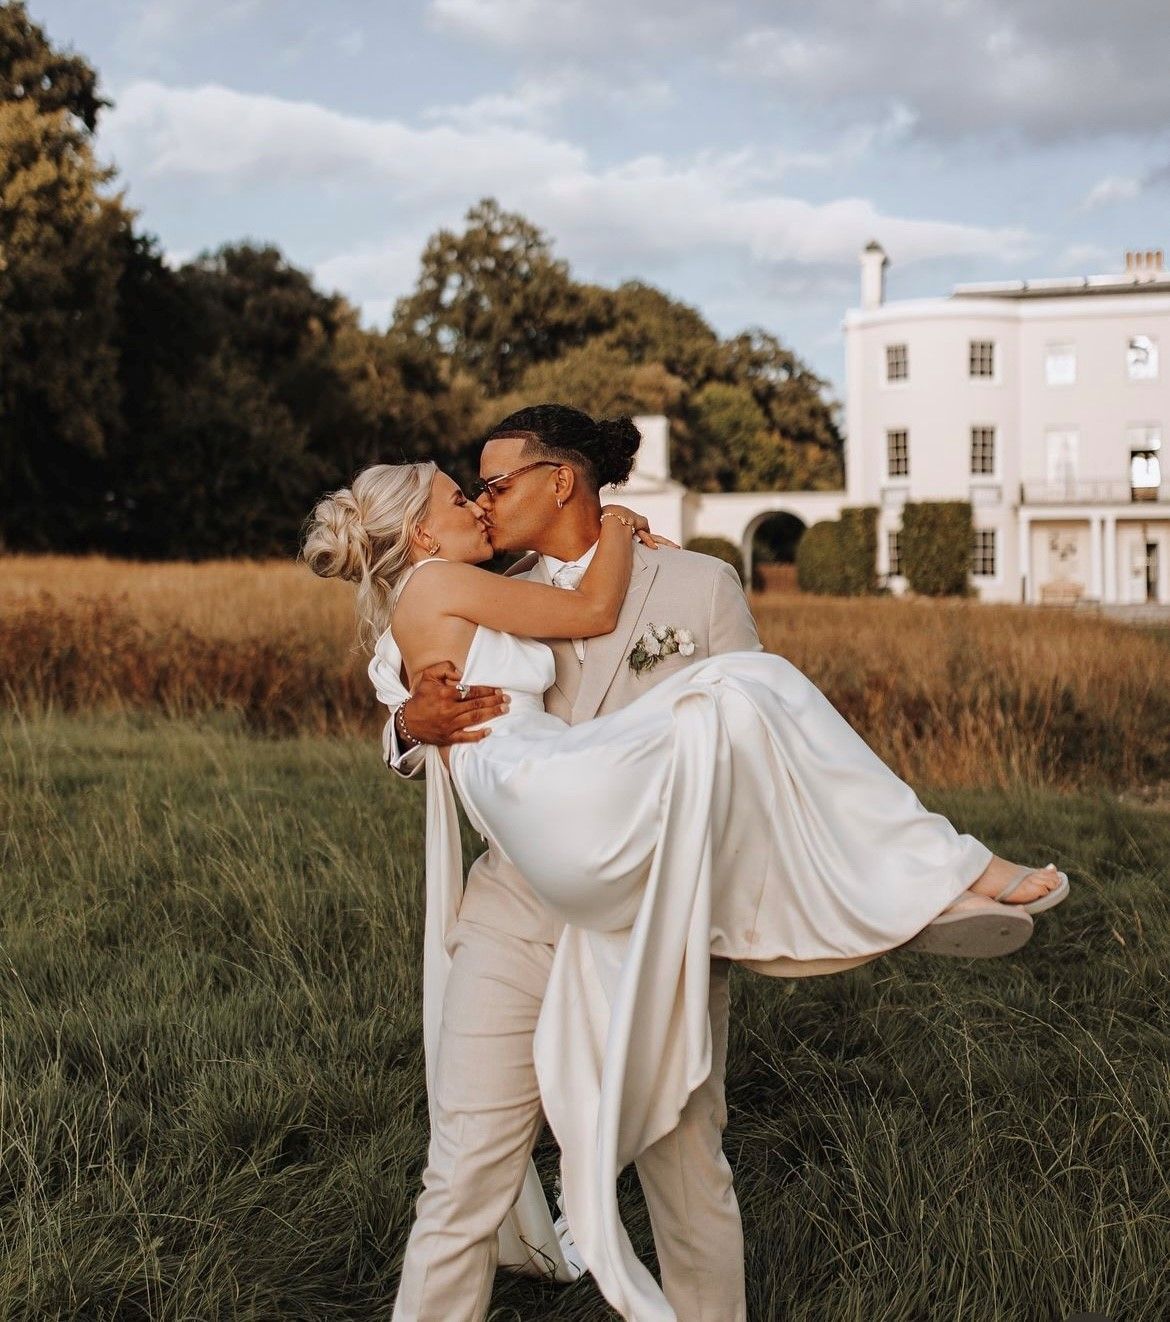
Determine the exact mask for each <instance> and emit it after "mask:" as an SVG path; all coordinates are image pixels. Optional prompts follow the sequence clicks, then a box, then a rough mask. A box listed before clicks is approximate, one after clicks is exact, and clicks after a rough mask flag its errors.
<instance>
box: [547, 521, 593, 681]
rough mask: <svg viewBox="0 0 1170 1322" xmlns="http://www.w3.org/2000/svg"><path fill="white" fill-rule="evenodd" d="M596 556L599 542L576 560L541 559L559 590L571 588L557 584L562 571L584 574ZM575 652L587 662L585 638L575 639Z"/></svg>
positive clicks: (552, 556) (549, 556)
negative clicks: (560, 588) (577, 570)
mask: <svg viewBox="0 0 1170 1322" xmlns="http://www.w3.org/2000/svg"><path fill="white" fill-rule="evenodd" d="M596 554H597V542H594V543H593V545H592V546H591V547H590V548H589V550H588V551H586V552H585V554H584V555H581V556H578V557H577V559H576V560H558V559H557V558H556V556H555V555H547V554H546V555H542V556H541V559H542V560H543V561H544V567H545V568H546V569H547V570H548V576H549V578H550V579H551V580H552V582H553V585H554V586H555V587H558V588H559V587H566V588H567V587H568V586H569V585H568V584H565V583H558V582H557V574H559V573H560V571H561V570H562V569H570V568H571V569H580V570H581V573H582V574H583V573H584V572H585V570H586V569H588V568H589V564H590V561H591V560H592V559H593V557H594V556H595V555H596ZM576 577H577V583H579V582H580V581H581V580H580V576H576ZM577 583H573V584H572V586H573V588H574V589H575V588H576V586H577ZM573 651H574V652H576V653H577V660H578V661H580V662H582V663H583V662H584V660H585V639H584V638H574V639H573Z"/></svg>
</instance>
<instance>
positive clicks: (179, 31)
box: [118, 0, 273, 57]
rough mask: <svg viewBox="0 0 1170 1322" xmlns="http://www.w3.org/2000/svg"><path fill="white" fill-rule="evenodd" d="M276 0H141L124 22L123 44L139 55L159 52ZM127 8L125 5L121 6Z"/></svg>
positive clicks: (237, 21)
mask: <svg viewBox="0 0 1170 1322" xmlns="http://www.w3.org/2000/svg"><path fill="white" fill-rule="evenodd" d="M272 3H273V0H139V2H138V3H135V4H133V5H131V6H130V9H131V10H132V15H131V16H130V17H129V18H128V19H127V21H126V22H125V23H124V24H123V26H122V28H121V30H120V33H119V36H120V41H121V44H122V45H123V46H124V47H125V48H126V49H127V50H128V51H129V52H131V53H135V54H137V55H138V56H140V57H142V56H150V55H158V54H160V53H161V52H162V51H164V50H167V49H169V48H173V47H174V46H176V45H178V44H179V43H181V42H183V41H186V40H189V39H190V38H191V37H192V36H194V35H196V34H198V33H203V34H208V33H217V32H222V31H223V30H225V29H228V28H233V27H240V26H242V25H244V24H246V23H247V22H248V21H249V20H250V19H252V18H254V17H256V16H257V15H258V14H260V13H261V12H262V11H263V10H264V9H265V8H266V7H267V6H269V5H271V4H272ZM118 7H119V8H125V6H124V5H120V6H118Z"/></svg>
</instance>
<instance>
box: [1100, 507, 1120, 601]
mask: <svg viewBox="0 0 1170 1322" xmlns="http://www.w3.org/2000/svg"><path fill="white" fill-rule="evenodd" d="M1102 522H1103V523H1104V525H1105V548H1104V549H1105V555H1104V560H1105V585H1104V591H1103V592H1102V594H1101V600H1102V601H1106V602H1114V601H1116V600H1117V515H1116V514H1106V515H1104V516H1103V518H1102Z"/></svg>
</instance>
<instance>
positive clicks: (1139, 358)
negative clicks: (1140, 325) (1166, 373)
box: [1125, 335, 1158, 381]
mask: <svg viewBox="0 0 1170 1322" xmlns="http://www.w3.org/2000/svg"><path fill="white" fill-rule="evenodd" d="M1125 366H1126V369H1127V371H1128V372H1129V379H1130V380H1131V381H1156V380H1157V379H1158V341H1157V340H1152V339H1151V338H1150V337H1149V336H1148V335H1131V336H1130V337H1129V342H1128V344H1127V345H1126V349H1125Z"/></svg>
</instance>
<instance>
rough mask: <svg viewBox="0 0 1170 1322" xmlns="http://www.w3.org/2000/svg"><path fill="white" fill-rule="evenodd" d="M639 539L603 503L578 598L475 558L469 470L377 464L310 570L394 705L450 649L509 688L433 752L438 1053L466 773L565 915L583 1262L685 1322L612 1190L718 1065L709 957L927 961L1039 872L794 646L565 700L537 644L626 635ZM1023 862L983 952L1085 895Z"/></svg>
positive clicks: (479, 821) (543, 1071) (325, 508)
mask: <svg viewBox="0 0 1170 1322" xmlns="http://www.w3.org/2000/svg"><path fill="white" fill-rule="evenodd" d="M371 510H377V512H378V516H377V518H376V519H375V518H373V517H370V518H368V519H363V514H362V511H371ZM634 539H640V540H641V541H642V542H643V544H644V545H646V546H648V547H654V546H655V545H656V544H657V543H656V541H655V539H654V538H653V536H652V534H650V532H649V529H648V525H647V523H646V520H645V519H643V518H642V517H641V516H639V515H637V514H636V513H634V512H633V511H631V510H629V509H627V508H626V507H624V506H621V505H608V506H606V507H605V509H604V510H603V511H602V515H601V533H600V538H599V541H598V546H597V551H596V553H595V555H594V557H593V560H592V562H591V563H590V565H589V568H588V570H587V571H586V572H585V574H584V577H583V578H582V579H581V582H580V585H579V587H578V589H577V590H576V591H564V590H562V589H560V588H556V587H549V586H545V585H543V584H539V583H533V582H528V581H524V580H521V579H517V578H505V577H502V576H499V575H496V574H492V573H489V572H486V571H485V570H483V569H481V568H478V567H477V566H479V565H480V564H481V563H482V562H484V561H486V560H488V559H490V558H491V555H492V548H491V543H490V541H489V539H488V535H487V532H486V529H485V526H484V522H483V511H482V510H481V509H480V508H479V507H478V506H477V505H475V504H473V503H471V502H469V501H468V500H467V499H466V497H465V496H464V495H463V492H462V491H461V490H460V488H459V487H458V485H457V484H456V483H455V482H454V481H453V480H452V479H451V478H450V477H448V476H447V475H446V474H445V473H443V472H441V471H440V470H438V469H437V468H436V466H435V465H434V464H429V463H423V464H402V465H393V466H392V465H375V466H373V467H371V468H367V469H366V470H364V471H363V472H362V473H360V474H359V475H358V476H357V478H355V480H354V482H353V486H352V491H351V490H346V489H342V490H340V491H337V492H334V493H332V494H331V495H329V496H327V497H325V498H324V499H323V500H322V501H320V502H319V503H318V505H317V506H316V508H315V510H314V512H313V515H312V518H311V521H310V525H309V528H308V531H307V534H306V538H305V543H304V548H303V555H304V558H305V559H306V561H307V563H308V564H309V565H310V567H311V568H312V569H313V571H314V572H315V573H317V574H319V575H321V576H323V577H342V578H347V579H350V580H353V581H356V582H358V585H359V604H360V605H362V607H363V614H364V619H365V622H366V625H367V628H368V629H369V630H370V631H371V632H377V631H379V630H381V633H380V636H378V638H377V641H376V644H375V663H377V664H378V666H379V673H380V674H382V675H383V676H384V675H386V674H387V673H389V674H390V675H391V676H392V677H393V679H392V681H391V686H393V685H394V684H398V685H399V690H400V691H399V692H398V694H397V695H396V696H397V697H398V698H401V697H402V696H404V695H405V692H406V688H405V686H404V685H402V684H401V682H400V671H401V675H403V676H405V678H406V680H407V681H409V679H410V678H411V677H413V676H414V675H416V674H417V673H418V672H420V671H421V670H423V669H425V668H426V667H428V666H430V665H432V664H434V663H436V662H441V661H451V662H453V663H454V664H455V665H456V666H457V667H459V668H460V669H461V671H462V677H463V683H464V684H466V685H492V686H498V687H499V688H502V689H504V690H505V691H506V693H507V696H508V699H509V702H510V706H509V708H508V710H507V711H505V712H504V713H503V714H502V715H499V716H496V717H495V718H493V719H492V720H491V722H490V728H489V731H488V733H489V737H487V738H483V739H480V740H479V741H477V742H466V743H457V744H452V745H450V746H448V747H445V748H441V749H435V748H431V749H429V750H428V768H427V770H428V810H427V937H426V941H427V955H426V961H425V964H424V1025H425V1028H426V1031H427V1033H428V1037H429V1039H430V1041H432V1042H433V1039H434V1032H435V1022H434V1016H435V1013H436V989H435V979H436V978H437V977H441V972H440V971H439V968H440V964H441V960H442V957H441V953H437V951H438V949H439V948H440V947H441V933H442V932H443V931H445V930H447V929H448V928H449V926H450V924H451V922H452V921H453V916H454V913H455V911H456V910H457V908H458V903H459V895H460V891H461V886H462V865H461V858H460V854H459V835H458V821H457V817H456V814H455V808H454V802H453V800H452V798H451V790H450V786H451V785H453V786H454V788H455V790H456V791H457V792H458V795H459V798H460V799H461V800H462V802H463V806H464V808H465V810H466V812H467V815H468V818H469V820H470V821H471V823H472V825H473V826H474V827H475V829H476V830H477V831H479V832H480V834H481V835H482V836H483V837H484V838H485V839H488V840H490V841H491V843H492V845H493V846H495V847H496V848H497V849H498V850H499V851H500V852H501V853H502V854H503V855H505V856H506V857H507V858H508V859H510V860H511V862H512V863H514V864H515V866H516V867H517V868H518V870H519V871H520V873H521V874H522V875H523V876H524V877H525V878H526V879H527V880H528V882H529V883H530V884H531V886H532V888H533V890H534V891H536V893H537V894H538V895H539V896H540V898H541V899H542V901H543V902H544V904H545V905H546V906H547V907H548V909H549V910H550V911H552V912H553V913H554V914H555V915H556V916H557V917H558V918H560V919H562V920H563V921H564V922H565V923H566V924H567V926H566V927H565V929H564V933H563V935H562V937H561V940H560V943H559V944H558V946H557V950H556V955H555V958H554V962H553V968H552V973H551V976H550V979H549V985H548V990H547V993H546V995H545V998H544V1002H543V1005H542V1010H541V1015H540V1020H539V1024H538V1027H537V1032H536V1039H535V1044H534V1050H535V1058H536V1070H537V1077H538V1079H539V1083H540V1091H541V1097H542V1100H543V1103H544V1108H545V1112H546V1115H547V1117H548V1120H549V1123H550V1125H551V1127H552V1129H553V1132H554V1134H555V1135H556V1138H557V1140H558V1143H559V1144H560V1148H561V1152H562V1184H563V1195H564V1205H565V1210H566V1213H567V1215H568V1220H569V1224H570V1226H571V1228H572V1231H573V1235H574V1237H575V1240H576V1244H577V1248H578V1250H579V1252H580V1254H581V1256H582V1257H583V1259H584V1261H585V1262H586V1264H587V1265H588V1267H589V1269H590V1270H591V1271H592V1272H593V1273H594V1276H595V1278H596V1280H597V1283H598V1286H599V1288H600V1289H601V1291H602V1292H603V1294H604V1295H605V1296H606V1298H607V1299H608V1300H609V1301H610V1303H611V1304H612V1305H613V1306H614V1307H615V1308H616V1309H617V1310H618V1311H619V1312H620V1313H621V1314H622V1316H624V1317H627V1318H636V1319H638V1322H647V1320H649V1319H671V1318H673V1317H674V1313H673V1311H672V1310H671V1309H670V1306H669V1305H668V1304H667V1302H666V1299H665V1297H664V1296H663V1294H662V1292H661V1290H660V1289H659V1287H658V1284H657V1282H656V1281H655V1280H654V1278H653V1276H652V1275H651V1274H650V1273H649V1271H648V1270H647V1269H646V1268H645V1267H644V1266H643V1265H642V1263H641V1262H640V1261H639V1260H638V1258H637V1256H636V1255H635V1253H634V1251H633V1248H632V1246H631V1244H630V1242H629V1239H628V1237H627V1235H626V1232H625V1229H624V1227H623V1226H622V1224H621V1220H620V1217H619V1215H618V1207H617V1195H616V1180H617V1175H618V1173H619V1172H620V1171H621V1170H622V1168H623V1167H624V1166H626V1165H627V1164H628V1163H629V1162H631V1161H632V1160H633V1159H634V1158H635V1157H636V1156H637V1155H638V1154H639V1153H640V1152H642V1151H643V1150H644V1149H645V1148H646V1147H648V1146H649V1145H650V1144H652V1143H654V1142H655V1141H656V1140H657V1139H658V1138H660V1137H661V1136H662V1135H664V1134H666V1133H668V1132H670V1130H671V1129H673V1127H674V1126H675V1124H676V1123H677V1121H678V1117H679V1114H680V1112H681V1111H682V1108H683V1107H684V1105H685V1104H686V1101H687V1098H688V1096H689V1095H690V1093H691V1092H692V1091H693V1090H694V1089H695V1088H697V1087H698V1086H699V1085H700V1084H701V1083H702V1082H703V1080H704V1079H705V1078H706V1076H707V1074H708V1073H709V1071H710V1068H711V1044H710V1026H709V1020H708V1015H707V996H708V977H709V970H710V958H711V956H712V955H713V954H717V955H720V956H723V957H727V958H731V959H734V960H737V961H739V962H742V963H745V964H747V965H748V966H749V967H754V968H758V969H760V971H767V966H768V965H769V963H771V962H772V961H774V960H777V959H782V958H784V957H788V958H790V959H797V960H816V959H821V958H837V959H840V958H846V959H856V961H857V962H858V963H860V962H863V961H864V960H865V959H868V958H872V957H874V956H876V955H877V954H880V953H882V952H885V951H889V950H892V949H894V948H896V947H898V946H903V945H907V944H909V945H910V946H911V947H913V945H914V941H913V938H914V937H915V936H916V934H919V933H921V932H922V931H923V929H924V928H926V927H927V925H928V924H930V923H931V921H932V920H933V919H935V918H936V917H938V916H939V915H940V914H942V913H943V910H944V909H946V908H947V907H948V906H949V905H951V904H952V902H953V901H955V900H956V899H957V898H958V897H960V896H963V895H964V892H966V891H972V892H973V893H975V894H977V895H984V894H988V893H991V894H993V895H996V896H998V897H999V898H1002V897H1003V896H1004V895H1005V894H1006V893H1007V891H1008V890H1010V889H1011V888H1012V884H1013V882H1014V883H1016V884H1018V882H1019V881H1020V880H1022V879H1023V877H1024V876H1025V875H1027V874H1028V873H1029V871H1030V870H1029V869H1028V868H1025V867H1021V868H1018V869H1016V872H1017V876H1016V877H1015V878H1013V879H1012V881H1009V884H1008V886H1007V887H1006V888H1005V887H1002V880H1003V878H1002V873H1001V871H999V870H997V867H996V866H993V864H994V865H997V866H998V868H999V869H1002V867H1003V866H1007V865H1004V864H1003V861H1002V860H998V859H995V856H994V855H993V854H992V852H991V850H990V849H988V848H987V846H986V845H984V844H982V843H981V842H980V841H978V840H976V839H975V838H974V837H973V836H970V835H963V834H960V833H958V832H957V831H956V830H955V828H954V827H953V826H952V825H951V824H950V822H949V821H947V819H946V818H944V817H942V816H941V815H939V814H937V813H932V812H928V811H927V810H926V809H925V808H924V807H923V805H922V804H921V803H920V802H919V800H918V799H917V797H916V796H915V794H914V792H913V790H912V789H911V788H910V786H908V785H907V784H906V783H905V782H904V781H902V780H900V779H899V778H898V777H897V776H896V775H894V773H893V772H892V771H890V769H889V768H888V767H887V766H886V765H885V764H884V763H883V762H882V761H881V760H880V758H878V757H877V756H876V754H874V753H873V751H872V750H871V749H870V748H869V747H868V745H867V744H866V743H865V742H864V740H862V738H861V737H860V736H859V735H858V734H857V733H856V732H855V731H854V730H853V729H852V727H851V726H850V725H849V724H848V723H847V722H846V721H845V720H844V718H843V717H841V715H840V714H839V713H838V712H837V711H836V709H835V708H834V707H833V706H832V704H831V703H830V702H829V701H828V700H827V699H826V698H825V697H824V695H823V694H822V693H821V692H820V690H819V689H817V688H816V686H815V685H814V684H812V683H811V682H810V681H809V680H808V679H807V678H806V677H805V676H804V675H803V674H802V673H801V672H800V671H799V670H798V669H797V668H796V667H795V666H793V665H791V664H790V663H789V662H788V661H786V660H784V659H783V658H782V657H779V656H775V655H770V654H767V653H763V652H729V653H723V654H721V655H717V656H713V657H708V658H704V659H701V660H698V661H695V662H694V663H693V664H690V665H687V666H684V667H683V668H682V669H680V670H678V671H677V672H675V673H673V674H671V675H669V676H668V677H667V678H665V679H663V680H662V681H661V682H660V683H658V684H657V685H655V686H654V687H653V688H648V689H647V691H646V692H645V693H644V694H643V695H642V696H641V697H639V698H637V699H636V700H635V701H634V702H633V703H631V704H629V705H628V706H626V707H624V708H622V709H621V710H619V711H615V712H612V713H610V714H608V715H605V716H601V717H597V718H595V719H593V720H590V721H584V722H581V723H580V724H577V725H575V726H570V725H568V724H566V723H565V722H564V721H562V720H561V719H559V718H558V717H556V716H553V715H551V714H549V713H547V712H546V711H545V709H544V700H543V695H544V693H545V691H546V690H547V689H548V688H549V687H550V686H551V685H552V683H553V680H554V676H555V664H554V659H553V654H552V652H551V650H550V648H549V647H548V646H547V645H546V644H544V643H543V642H538V641H536V639H538V638H551V639H556V638H591V637H597V636H600V635H603V634H606V633H608V632H610V631H611V630H612V629H613V628H614V626H615V623H616V621H617V618H618V613H619V610H620V608H621V605H622V602H623V601H624V599H625V596H626V592H627V588H628V585H629V580H630V573H631V565H632V561H633V541H634ZM440 549H441V550H442V552H443V554H442V555H441V556H440V555H439V554H438V551H439V550H440ZM387 626H389V627H387ZM658 632H659V634H662V635H663V636H662V637H658V636H651V637H648V638H646V639H645V640H644V642H643V643H642V644H641V645H640V646H641V647H642V654H641V656H640V657H635V656H634V655H633V654H632V655H631V658H630V664H631V666H636V665H643V664H653V660H654V658H653V655H652V654H653V653H654V651H655V645H657V647H658V649H659V650H660V649H661V648H662V647H664V646H666V647H672V648H677V649H678V650H679V651H680V652H681V653H682V654H683V655H684V656H685V655H686V651H685V648H686V645H687V640H686V638H685V637H682V636H679V635H674V636H671V631H670V630H669V629H664V628H660V629H659V631H658ZM635 650H637V649H635ZM371 673H374V663H372V664H371ZM380 696H384V695H382V694H380ZM1032 875H1033V876H1035V877H1039V878H1044V879H1046V880H1048V882H1049V886H1048V888H1047V890H1045V891H1044V893H1042V895H1041V896H1040V897H1039V898H1037V899H1036V900H1034V901H1032V902H1031V903H1029V904H1014V905H1006V904H1005V905H1003V906H996V907H995V908H996V910H997V911H996V912H993V913H992V914H991V915H989V918H988V927H987V931H986V941H987V945H986V947H985V949H984V950H983V951H982V952H981V953H985V954H1002V953H1008V952H1009V951H1011V950H1015V949H1018V948H1019V947H1020V946H1022V945H1023V944H1024V943H1025V942H1026V941H1027V940H1028V938H1029V936H1030V935H1031V931H1032V919H1031V917H1030V913H1032V912H1037V911H1039V910H1040V909H1042V908H1048V907H1051V905H1053V904H1055V903H1057V902H1058V901H1059V900H1060V899H1062V898H1063V897H1064V895H1065V894H1066V893H1067V891H1068V880H1067V878H1066V877H1065V875H1064V873H1062V872H1057V871H1056V870H1055V868H1054V867H1053V865H1051V864H1049V866H1048V869H1044V870H1038V871H1035V872H1033V873H1032ZM989 879H992V880H994V881H995V885H994V889H993V890H992V891H990V892H989V891H988V888H987V885H988V881H989ZM977 888H978V889H977ZM989 907H990V906H989ZM921 948H926V949H929V948H931V947H929V946H922V947H921ZM438 999H439V1000H440V1001H441V997H440V998H438ZM431 1070H432V1060H431V1053H430V1050H428V1078H429V1076H430V1073H431Z"/></svg>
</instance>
